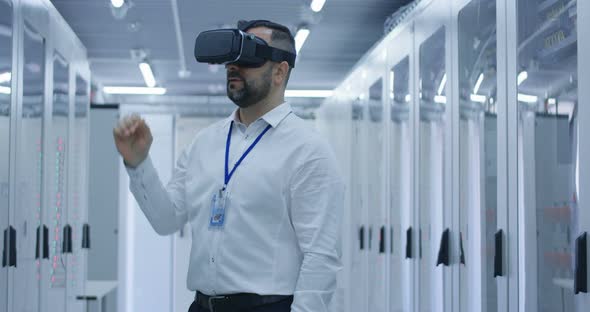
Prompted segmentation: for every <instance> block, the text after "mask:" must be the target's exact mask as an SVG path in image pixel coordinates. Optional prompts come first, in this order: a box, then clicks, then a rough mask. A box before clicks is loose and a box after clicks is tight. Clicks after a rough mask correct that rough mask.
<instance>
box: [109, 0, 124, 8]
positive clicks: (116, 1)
mask: <svg viewBox="0 0 590 312" xmlns="http://www.w3.org/2000/svg"><path fill="white" fill-rule="evenodd" d="M111 4H112V5H113V6H114V7H115V8H117V9H118V8H120V7H122V6H123V4H125V0H111Z"/></svg>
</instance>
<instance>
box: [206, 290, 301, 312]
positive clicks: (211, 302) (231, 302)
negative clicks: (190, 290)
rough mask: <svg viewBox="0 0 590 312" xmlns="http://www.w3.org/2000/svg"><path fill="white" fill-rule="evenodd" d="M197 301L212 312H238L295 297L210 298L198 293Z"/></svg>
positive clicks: (246, 296)
mask: <svg viewBox="0 0 590 312" xmlns="http://www.w3.org/2000/svg"><path fill="white" fill-rule="evenodd" d="M195 299H196V302H197V304H198V305H199V306H201V307H203V308H205V309H207V310H209V311H211V312H238V311H241V310H247V309H252V308H254V307H258V306H263V305H266V304H271V303H277V302H280V301H283V300H291V301H292V300H293V296H280V295H270V296H261V295H257V294H248V293H241V294H233V295H227V296H208V295H205V294H203V293H201V292H197V295H196V296H195Z"/></svg>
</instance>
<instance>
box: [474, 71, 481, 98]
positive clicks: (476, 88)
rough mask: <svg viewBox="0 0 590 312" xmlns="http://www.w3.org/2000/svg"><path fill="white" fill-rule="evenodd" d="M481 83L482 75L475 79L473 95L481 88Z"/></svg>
mask: <svg viewBox="0 0 590 312" xmlns="http://www.w3.org/2000/svg"><path fill="white" fill-rule="evenodd" d="M482 82H483V73H481V74H480V75H479V77H478V78H477V82H476V83H475V87H474V88H473V94H478V93H479V87H481V83H482Z"/></svg>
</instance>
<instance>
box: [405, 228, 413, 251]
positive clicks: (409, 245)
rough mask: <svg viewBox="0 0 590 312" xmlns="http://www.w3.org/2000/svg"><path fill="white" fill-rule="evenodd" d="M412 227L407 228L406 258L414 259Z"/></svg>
mask: <svg viewBox="0 0 590 312" xmlns="http://www.w3.org/2000/svg"><path fill="white" fill-rule="evenodd" d="M412 257H413V255H412V227H411V226H410V227H409V228H408V229H407V230H406V259H412Z"/></svg>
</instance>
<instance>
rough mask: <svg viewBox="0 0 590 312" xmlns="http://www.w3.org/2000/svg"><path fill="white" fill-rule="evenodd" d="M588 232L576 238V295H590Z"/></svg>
mask: <svg viewBox="0 0 590 312" xmlns="http://www.w3.org/2000/svg"><path fill="white" fill-rule="evenodd" d="M586 237H587V235H586V232H584V233H583V234H582V235H580V236H578V238H576V263H575V268H574V272H575V279H574V294H576V295H577V294H579V293H581V292H582V293H588V261H587V260H588V259H587V257H588V250H587V248H588V243H587V242H586Z"/></svg>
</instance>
